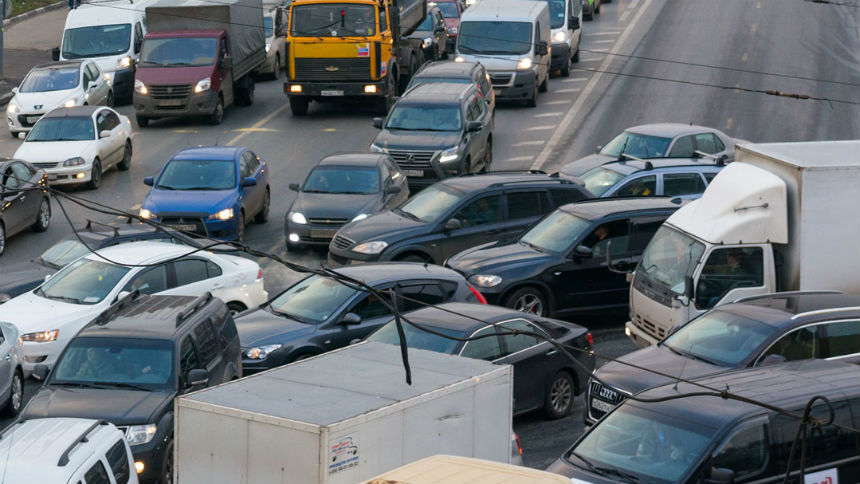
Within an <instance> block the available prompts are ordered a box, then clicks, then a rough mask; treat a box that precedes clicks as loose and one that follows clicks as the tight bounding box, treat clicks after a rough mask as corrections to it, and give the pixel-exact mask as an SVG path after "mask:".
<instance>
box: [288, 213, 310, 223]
mask: <svg viewBox="0 0 860 484" xmlns="http://www.w3.org/2000/svg"><path fill="white" fill-rule="evenodd" d="M290 222H292V223H294V224H299V225H304V224H306V223H308V219H306V218H305V215H304V214H303V213H302V212H290Z"/></svg>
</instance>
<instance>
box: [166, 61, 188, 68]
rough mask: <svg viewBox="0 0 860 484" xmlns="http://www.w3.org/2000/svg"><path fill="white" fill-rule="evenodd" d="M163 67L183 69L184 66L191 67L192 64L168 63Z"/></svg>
mask: <svg viewBox="0 0 860 484" xmlns="http://www.w3.org/2000/svg"><path fill="white" fill-rule="evenodd" d="M163 65H165V66H167V67H174V66H179V67H183V66H190V65H191V63H190V62H168V63H166V64H163Z"/></svg>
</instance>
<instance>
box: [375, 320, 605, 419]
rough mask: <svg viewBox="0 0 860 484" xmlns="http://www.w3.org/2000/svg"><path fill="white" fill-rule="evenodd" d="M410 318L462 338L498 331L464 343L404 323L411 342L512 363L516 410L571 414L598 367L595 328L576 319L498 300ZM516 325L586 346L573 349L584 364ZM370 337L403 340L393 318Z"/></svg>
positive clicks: (392, 341)
mask: <svg viewBox="0 0 860 484" xmlns="http://www.w3.org/2000/svg"><path fill="white" fill-rule="evenodd" d="M449 311H450V312H449ZM408 318H409V321H410V322H412V323H415V324H417V325H419V326H422V327H426V328H428V329H431V330H433V331H435V332H437V333H442V334H447V335H450V336H453V337H456V338H461V339H466V338H475V337H479V336H481V335H486V334H492V333H494V332H497V333H499V334H497V335H496V337H495V338H494V337H485V338H478V339H474V340H473V341H469V342H465V343H464V342H462V341H458V340H455V339H448V338H445V337H443V336H439V335H436V334H432V333H430V332H426V331H423V330H421V329H418V328H416V327H415V326H411V325H409V324H406V323H404V324H403V331H404V333H405V336H406V344H407V346H409V347H410V348H418V349H423V350H429V351H438V352H440V353H447V354H450V355H460V356H465V357H467V358H477V359H481V360H487V361H492V362H493V363H497V364H509V365H513V367H514V413H523V412H528V411H531V410H537V409H543V411H544V413H545V414H546V416H547V417H549V418H552V419H556V418H561V417H564V416H566V415H567V414H569V413H570V411H571V410H572V409H573V399H574V397H575V396H576V395H579V394H580V393H582V392H583V391H584V390H585V385H586V382H587V381H588V375H589V374H590V373H591V371H592V370H593V369H594V356H592V355H590V354H588V353H586V352H587V351H590V350H591V348H592V346H593V345H594V341H593V339H592V337H591V333H589V332H588V329H586V328H583V327H582V326H579V325H576V324H573V323H566V322H564V321H557V320H554V319H546V318H541V317H538V316H535V315H532V314H523V313H520V312H516V311H512V310H510V309H505V308H500V307H498V306H487V305H481V304H465V303H448V304H442V305H440V306H439V307H438V308H435V307H434V308H424V309H419V310H417V311H414V312H412V313H409V315H408ZM511 331H523V332H528V333H538V334H542V335H545V336H546V338H551V339H554V340H555V341H557V342H558V343H561V344H564V345H571V346H574V347H576V348H579V349H581V350H584V351H575V350H569V351H568V352H569V353H570V355H571V356H573V357H575V358H576V359H577V360H578V361H579V363H580V364H577V363H576V362H574V361H571V359H570V356H568V355H567V354H565V352H563V351H559V350H558V349H557V348H556V347H555V346H553V345H551V344H550V343H549V342H547V341H546V339H542V338H537V337H535V336H533V335H530V334H516V335H514V334H510V332H511ZM506 333H507V334H506ZM367 340H368V341H377V342H380V343H388V344H399V343H400V339H399V338H398V334H397V326H396V325H395V323H394V321H391V322H389V323H388V324H386V325H385V326H383V327H381V328H380V329H379V330H378V331H376V332H375V333H373V334H372V335H370V336H369V337H368V338H367Z"/></svg>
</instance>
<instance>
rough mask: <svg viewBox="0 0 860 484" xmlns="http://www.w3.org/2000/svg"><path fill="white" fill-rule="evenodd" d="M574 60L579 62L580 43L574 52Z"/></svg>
mask: <svg viewBox="0 0 860 484" xmlns="http://www.w3.org/2000/svg"><path fill="white" fill-rule="evenodd" d="M572 60H573V62H579V44H576V52H574V53H573V59H572Z"/></svg>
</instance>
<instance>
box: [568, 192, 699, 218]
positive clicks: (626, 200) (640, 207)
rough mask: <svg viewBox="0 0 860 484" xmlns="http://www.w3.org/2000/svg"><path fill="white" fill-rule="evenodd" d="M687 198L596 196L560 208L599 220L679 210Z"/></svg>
mask: <svg viewBox="0 0 860 484" xmlns="http://www.w3.org/2000/svg"><path fill="white" fill-rule="evenodd" d="M686 202H687V200H682V199H680V198H669V197H617V198H596V199H592V200H582V201H580V202H574V203H568V204H567V205H563V206H561V207H559V210H561V211H563V212H566V213H569V214H571V215H576V216H577V217H580V218H583V219H586V220H599V219H601V218H603V217H607V216H609V215H621V214H624V213H630V212H646V211H652V210H673V211H674V210H677V209H679V208H681V207H682V206H683V205H684V204H685V203H686Z"/></svg>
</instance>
